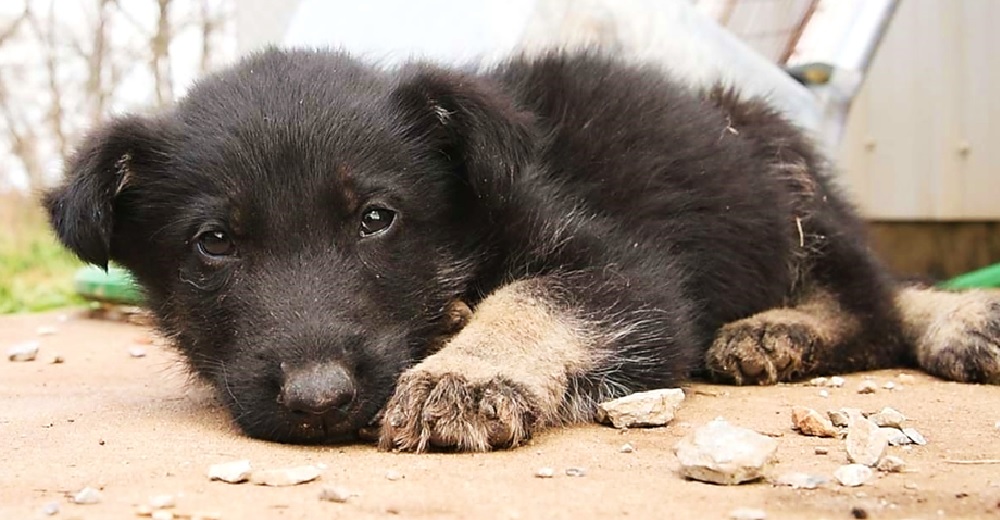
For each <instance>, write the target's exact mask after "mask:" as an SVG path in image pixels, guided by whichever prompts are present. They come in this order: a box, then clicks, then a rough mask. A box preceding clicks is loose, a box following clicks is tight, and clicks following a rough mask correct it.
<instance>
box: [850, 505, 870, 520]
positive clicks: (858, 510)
mask: <svg viewBox="0 0 1000 520" xmlns="http://www.w3.org/2000/svg"><path fill="white" fill-rule="evenodd" d="M851 516H852V517H853V518H858V519H860V520H864V519H865V518H868V510H866V509H865V508H863V507H859V506H854V507H852V508H851Z"/></svg>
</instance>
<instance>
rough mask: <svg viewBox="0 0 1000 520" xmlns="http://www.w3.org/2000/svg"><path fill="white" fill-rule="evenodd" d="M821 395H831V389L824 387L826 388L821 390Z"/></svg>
mask: <svg viewBox="0 0 1000 520" xmlns="http://www.w3.org/2000/svg"><path fill="white" fill-rule="evenodd" d="M819 396H820V397H830V391H829V390H827V389H826V388H824V389H822V390H820V391H819Z"/></svg>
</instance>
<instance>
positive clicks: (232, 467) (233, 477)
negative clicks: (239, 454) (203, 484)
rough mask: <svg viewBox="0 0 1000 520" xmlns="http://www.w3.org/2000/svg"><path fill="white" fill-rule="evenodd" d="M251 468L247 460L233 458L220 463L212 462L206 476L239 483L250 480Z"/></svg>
mask: <svg viewBox="0 0 1000 520" xmlns="http://www.w3.org/2000/svg"><path fill="white" fill-rule="evenodd" d="M252 472H253V468H252V467H251V466H250V461H249V460H234V461H232V462H223V463H221V464H212V465H211V466H209V467H208V478H210V479H212V480H221V481H223V482H228V483H230V484H239V483H240V482H246V481H247V480H250V474H251V473H252Z"/></svg>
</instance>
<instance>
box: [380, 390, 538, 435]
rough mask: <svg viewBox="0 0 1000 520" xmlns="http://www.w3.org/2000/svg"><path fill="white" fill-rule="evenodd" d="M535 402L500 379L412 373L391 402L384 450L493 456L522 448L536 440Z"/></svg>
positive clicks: (384, 428) (388, 406) (383, 431)
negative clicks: (445, 450) (497, 450)
mask: <svg viewBox="0 0 1000 520" xmlns="http://www.w3.org/2000/svg"><path fill="white" fill-rule="evenodd" d="M533 402H534V400H533V399H532V398H531V397H530V396H529V395H528V394H527V393H526V392H524V391H522V390H520V389H519V388H518V387H517V386H516V385H515V384H513V383H510V382H508V381H506V380H504V379H503V378H500V377H496V378H493V379H489V380H485V381H469V380H467V379H466V378H464V377H462V376H460V375H457V374H451V373H449V374H443V375H440V376H438V375H434V374H431V373H428V372H423V371H412V372H409V373H407V374H404V375H403V377H402V378H401V379H400V382H399V386H398V387H397V388H396V393H395V395H393V397H392V398H391V399H390V400H389V404H388V405H387V408H386V409H387V410H388V412H387V414H386V417H389V418H390V419H389V420H388V421H387V422H386V423H385V424H384V425H383V428H382V436H381V441H380V446H381V448H382V449H385V450H392V449H398V450H402V451H416V452H421V451H426V450H427V449H428V448H430V447H438V448H449V449H454V450H457V451H489V450H491V449H494V448H507V447H513V446H517V445H518V444H520V443H522V442H523V441H525V440H526V439H528V438H529V437H530V435H531V428H532V426H533V425H534V423H535V417H536V416H537V414H536V413H535V412H534V411H533V410H534V406H533V405H532V403H533Z"/></svg>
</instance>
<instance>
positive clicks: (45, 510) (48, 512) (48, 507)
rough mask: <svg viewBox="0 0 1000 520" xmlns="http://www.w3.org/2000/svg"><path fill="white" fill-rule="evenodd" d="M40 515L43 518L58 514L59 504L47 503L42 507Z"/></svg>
mask: <svg viewBox="0 0 1000 520" xmlns="http://www.w3.org/2000/svg"><path fill="white" fill-rule="evenodd" d="M42 514H43V515H45V516H52V515H57V514H59V502H49V503H47V504H45V505H44V506H42Z"/></svg>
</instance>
